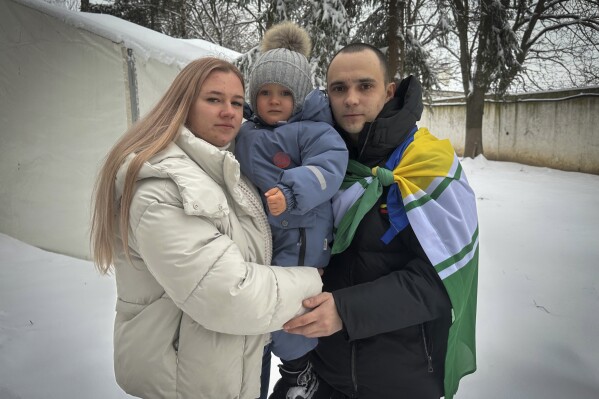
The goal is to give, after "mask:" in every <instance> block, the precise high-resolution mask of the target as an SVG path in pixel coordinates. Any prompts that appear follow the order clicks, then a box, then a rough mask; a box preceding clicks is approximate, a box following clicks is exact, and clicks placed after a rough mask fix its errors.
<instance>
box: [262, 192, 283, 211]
mask: <svg viewBox="0 0 599 399" xmlns="http://www.w3.org/2000/svg"><path fill="white" fill-rule="evenodd" d="M264 196H265V197H266V203H267V204H268V210H269V211H270V213H271V214H272V215H273V216H279V215H280V214H281V213H283V212H285V211H286V210H287V200H286V199H285V195H284V194H283V192H282V191H281V190H279V188H278V187H273V188H271V189H270V190H268V191H267V192H265V193H264Z"/></svg>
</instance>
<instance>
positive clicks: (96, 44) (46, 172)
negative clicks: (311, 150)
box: [0, 0, 239, 258]
mask: <svg viewBox="0 0 599 399" xmlns="http://www.w3.org/2000/svg"><path fill="white" fill-rule="evenodd" d="M205 55H216V56H219V57H221V58H226V59H229V60H232V59H234V58H236V57H237V56H238V55H239V54H238V53H236V52H234V51H231V50H228V49H226V48H223V47H220V46H216V45H214V44H211V43H208V42H203V41H198V40H193V41H187V40H181V39H174V38H171V37H168V36H165V35H162V34H160V33H157V32H154V31H152V30H149V29H146V28H143V27H140V26H138V25H135V24H132V23H129V22H126V21H123V20H121V19H118V18H115V17H112V16H109V15H99V14H88V13H79V12H72V11H68V10H65V9H61V8H57V7H54V6H51V5H49V4H47V3H44V2H41V1H40V0H37V1H35V0H0V123H1V125H0V126H1V128H0V204H1V206H0V232H2V233H5V234H8V235H10V236H12V237H15V238H17V239H20V240H22V241H25V242H28V243H30V244H32V245H35V246H37V247H40V248H44V249H47V250H50V251H53V252H58V253H64V254H68V255H71V256H76V257H80V258H89V238H88V235H89V219H90V199H91V191H92V187H93V183H94V181H95V176H96V173H97V170H98V167H99V166H100V164H101V162H102V159H103V158H104V156H105V155H106V153H107V152H108V150H109V149H110V147H111V146H112V144H114V142H115V141H116V139H117V138H118V137H119V136H120V135H121V134H122V133H123V132H124V131H125V130H126V128H127V127H128V126H129V124H130V123H131V121H132V120H136V119H137V118H138V116H139V115H143V114H144V113H145V112H146V111H148V110H149V109H150V107H151V106H152V105H154V103H155V102H156V101H157V100H158V99H159V97H160V96H161V95H162V94H163V93H164V91H165V90H166V88H167V87H168V85H169V84H170V83H171V81H172V79H173V78H174V77H175V75H176V74H177V73H178V72H179V71H180V70H181V68H182V67H183V66H185V65H186V64H187V63H188V62H189V61H191V60H193V59H196V58H199V57H202V56H205Z"/></svg>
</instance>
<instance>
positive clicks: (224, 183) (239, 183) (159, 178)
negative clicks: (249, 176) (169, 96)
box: [114, 128, 322, 399]
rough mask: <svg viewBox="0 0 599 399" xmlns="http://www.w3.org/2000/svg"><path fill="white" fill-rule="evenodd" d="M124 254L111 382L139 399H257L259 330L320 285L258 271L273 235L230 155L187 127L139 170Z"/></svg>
mask: <svg viewBox="0 0 599 399" xmlns="http://www.w3.org/2000/svg"><path fill="white" fill-rule="evenodd" d="M127 165H128V163H127V162H126V163H125V164H124V165H123V167H122V168H121V169H120V171H119V174H118V176H117V180H116V188H117V194H118V196H119V197H120V193H122V184H123V180H124V176H125V171H126V167H127ZM119 240H120V239H119ZM129 247H130V253H131V259H132V261H133V265H131V264H130V263H128V262H127V260H126V259H125V256H124V253H123V251H122V248H121V249H120V250H119V251H117V252H118V253H117V256H116V259H115V262H114V263H115V272H116V282H117V291H118V299H117V305H116V311H117V314H116V320H115V326H114V364H115V373H116V379H117V382H118V384H119V385H120V386H121V387H122V388H123V389H124V390H125V391H126V392H127V393H129V394H131V395H135V396H139V397H143V398H161V399H167V398H173V399H174V398H177V399H186V398H215V399H217V398H218V399H225V398H248V399H254V398H257V397H258V396H259V389H260V381H259V380H260V371H261V359H262V351H263V347H264V345H265V343H266V341H267V339H268V334H265V333H268V332H270V331H274V330H277V329H280V328H281V326H282V325H283V323H285V322H286V321H288V320H289V319H291V318H292V317H294V316H296V315H298V314H301V313H302V312H304V311H305V309H303V308H302V306H301V301H302V300H303V299H304V298H307V297H309V296H312V295H315V294H317V293H319V292H320V291H321V288H322V283H321V279H320V276H319V275H318V272H317V270H316V269H314V268H311V267H285V268H283V267H275V266H264V265H268V264H269V263H270V257H271V253H272V250H271V240H270V230H269V228H268V224H267V222H266V218H265V216H264V212H263V210H262V204H261V202H260V199H259V198H258V197H257V193H256V191H255V189H254V188H253V187H252V186H250V185H249V183H246V180H245V178H242V177H241V176H240V172H239V164H238V163H237V161H236V160H235V158H234V156H233V155H232V154H231V153H230V152H229V151H222V150H220V149H218V148H216V147H214V146H212V145H210V144H208V143H207V142H205V141H203V140H201V139H199V138H196V137H195V136H194V135H193V134H192V133H190V132H189V131H188V130H187V129H185V128H183V129H182V131H181V134H180V137H179V138H178V139H177V140H176V143H172V144H171V145H169V147H168V148H167V149H166V150H164V151H162V152H161V153H159V154H157V155H156V156H154V157H153V158H152V159H151V160H150V161H149V162H147V163H146V164H145V165H143V167H142V169H141V170H140V172H139V175H138V181H137V188H136V192H135V195H134V197H133V201H132V204H131V216H130V229H129Z"/></svg>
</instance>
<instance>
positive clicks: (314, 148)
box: [235, 90, 348, 360]
mask: <svg viewBox="0 0 599 399" xmlns="http://www.w3.org/2000/svg"><path fill="white" fill-rule="evenodd" d="M332 125H333V118H332V115H331V111H330V108H329V103H328V99H327V98H326V96H325V94H324V93H323V92H321V91H320V90H313V91H312V92H310V93H309V94H308V95H307V96H306V99H305V101H304V105H303V108H302V109H301V110H300V111H299V112H298V113H296V114H294V115H292V116H291V118H289V120H288V121H286V122H280V123H278V124H277V125H276V126H270V125H266V124H265V123H263V122H262V121H261V120H260V118H259V117H258V116H257V115H255V114H254V115H251V116H249V117H248V121H246V122H245V123H243V125H242V126H241V130H240V132H239V135H238V136H237V140H236V143H235V156H236V158H237V160H238V161H239V163H240V165H241V171H242V172H243V173H244V174H245V175H246V176H248V177H249V178H250V179H251V180H252V182H253V183H254V184H255V185H256V186H257V187H258V189H259V190H260V192H261V193H264V192H266V191H268V190H269V189H271V188H273V187H278V188H279V189H280V190H281V191H282V192H283V194H284V195H285V199H286V201H287V210H286V211H285V212H283V213H282V214H280V215H279V216H273V215H271V214H270V213H269V214H268V222H269V223H270V226H271V230H272V235H273V261H272V263H273V264H274V265H277V266H296V265H301V266H304V265H305V266H314V267H325V266H326V265H327V264H328V262H329V258H330V255H331V247H330V243H331V241H332V239H333V210H332V206H331V201H330V200H331V198H332V196H333V195H334V194H335V193H336V192H337V190H338V189H339V187H340V185H341V183H342V182H343V177H344V176H345V171H346V169H347V162H348V152H347V147H346V145H345V142H344V141H343V139H342V138H341V136H340V135H339V134H338V133H337V131H336V130H335V129H334V128H333V126H332ZM262 200H263V203H264V206H265V208H266V209H268V207H267V204H266V199H265V198H264V196H262ZM267 213H268V212H267ZM272 337H273V338H272V340H273V343H272V352H273V353H274V354H275V355H277V356H278V357H280V358H281V359H284V360H292V359H296V358H298V357H300V356H302V355H303V354H305V353H307V352H308V351H310V350H311V349H313V348H314V347H315V346H316V343H317V340H316V339H309V338H305V337H303V336H301V335H295V334H286V333H284V332H282V331H278V332H276V333H273V336H272Z"/></svg>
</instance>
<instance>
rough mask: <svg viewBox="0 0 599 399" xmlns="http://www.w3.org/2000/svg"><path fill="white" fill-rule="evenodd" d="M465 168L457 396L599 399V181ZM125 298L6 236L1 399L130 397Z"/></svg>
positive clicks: (484, 166) (78, 265) (513, 168)
mask: <svg viewBox="0 0 599 399" xmlns="http://www.w3.org/2000/svg"><path fill="white" fill-rule="evenodd" d="M463 165H464V169H465V170H466V173H467V175H468V178H469V180H470V183H471V185H472V186H473V188H474V190H475V192H476V195H477V198H478V207H479V208H478V209H479V219H480V256H481V258H480V272H479V299H478V304H479V308H478V327H477V341H478V371H477V372H476V373H474V374H472V375H470V376H467V377H465V378H464V379H463V380H462V383H461V386H460V390H459V391H458V394H457V398H458V399H571V398H572V399H597V398H599V342H597V341H598V340H599V316H598V314H599V312H598V310H599V176H594V175H587V174H581V173H570V172H562V171H558V170H552V169H547V168H537V167H530V166H524V165H520V164H514V163H502V162H492V161H487V160H485V159H484V158H482V157H479V158H477V159H475V160H472V159H466V160H464V162H463ZM57 229H60V226H57ZM115 295H116V291H115V287H114V280H113V278H110V277H100V276H99V275H98V274H97V273H96V271H95V270H94V268H93V265H92V263H91V262H87V261H82V260H78V259H74V258H70V257H66V256H62V255H57V254H53V253H49V252H45V251H42V250H40V249H37V248H34V247H31V246H29V245H27V244H25V243H22V242H19V241H17V240H15V239H13V238H11V237H8V236H6V235H2V234H0V399H54V398H56V399H96V398H97V399H111V398H127V397H129V396H128V395H126V394H124V393H122V391H121V390H120V389H119V388H118V386H117V385H116V383H115V382H114V375H113V370H112V322H113V318H114V305H115ZM275 369H276V365H273V371H275ZM276 379H277V374H275V375H273V377H272V383H274V382H275V381H276Z"/></svg>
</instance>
